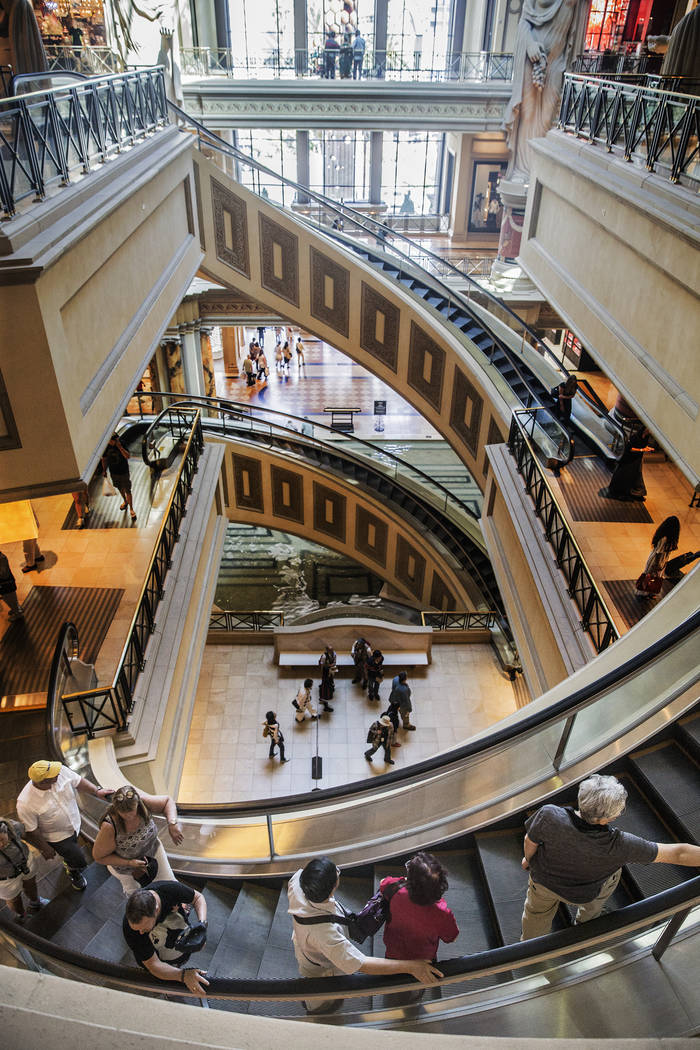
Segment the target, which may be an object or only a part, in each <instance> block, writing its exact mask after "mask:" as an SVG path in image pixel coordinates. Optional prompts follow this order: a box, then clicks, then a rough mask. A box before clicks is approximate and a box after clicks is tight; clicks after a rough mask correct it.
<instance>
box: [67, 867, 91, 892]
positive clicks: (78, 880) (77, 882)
mask: <svg viewBox="0 0 700 1050" xmlns="http://www.w3.org/2000/svg"><path fill="white" fill-rule="evenodd" d="M68 878H69V879H70V884H71V886H72V887H73V889H74V890H86V889H87V879H86V878H85V876H84V875H83V873H82V872H80V871H69V872H68Z"/></svg>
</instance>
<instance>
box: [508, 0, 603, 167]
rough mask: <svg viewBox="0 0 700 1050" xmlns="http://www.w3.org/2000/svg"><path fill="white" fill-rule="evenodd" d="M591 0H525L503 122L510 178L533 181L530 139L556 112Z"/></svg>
mask: <svg viewBox="0 0 700 1050" xmlns="http://www.w3.org/2000/svg"><path fill="white" fill-rule="evenodd" d="M588 6H589V5H588V0H523V12H522V14H521V16H520V21H519V23H518V33H517V37H516V41H515V52H514V55H513V93H512V95H511V97H510V99H509V101H508V105H507V106H506V112H505V117H504V123H505V127H506V134H507V139H508V146H509V147H510V151H511V158H510V163H509V165H508V171H507V173H506V178H507V179H511V180H512V181H513V182H528V181H529V176H530V139H535V138H540V137H541V136H542V135H546V134H547V132H548V131H549V129H550V128H551V126H552V124H553V122H554V119H555V117H556V115H557V111H558V107H559V99H560V96H561V90H562V84H563V83H564V71H565V70H566V69H568V68H570V67H571V63H572V61H573V59H574V58H575V56H576V55H577V54H579V53H580V51H581V48H582V45H583V39H584V34H585V29H586V17H587V14H588Z"/></svg>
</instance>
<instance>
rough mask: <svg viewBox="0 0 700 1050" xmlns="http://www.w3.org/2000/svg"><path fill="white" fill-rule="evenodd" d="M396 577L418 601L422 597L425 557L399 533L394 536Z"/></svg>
mask: <svg viewBox="0 0 700 1050" xmlns="http://www.w3.org/2000/svg"><path fill="white" fill-rule="evenodd" d="M394 574H395V575H396V578H397V579H398V580H400V581H401V583H403V584H404V585H405V586H406V587H407V588H408V589H409V591H410V592H411V594H413V595H414V597H416V598H417V599H418V600H419V601H420V600H421V599H422V597H423V583H424V581H425V558H424V557H423V555H422V554H421V553H420V552H419V551H417V550H416V548H415V547H414V546H413V545H412V544H410V543H409V542H408V540H407V539H404V537H403V536H402V535H401V534H400V533H399V534H398V535H397V537H396V564H395V567H394Z"/></svg>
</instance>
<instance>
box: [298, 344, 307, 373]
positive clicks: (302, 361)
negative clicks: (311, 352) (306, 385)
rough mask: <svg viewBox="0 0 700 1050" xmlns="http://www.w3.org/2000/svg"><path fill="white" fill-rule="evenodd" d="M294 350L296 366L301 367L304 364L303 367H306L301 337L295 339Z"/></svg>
mask: <svg viewBox="0 0 700 1050" xmlns="http://www.w3.org/2000/svg"><path fill="white" fill-rule="evenodd" d="M296 352H297V368H301V367H302V365H303V366H304V368H306V358H305V357H304V344H303V343H302V341H301V338H299V339H297V345H296Z"/></svg>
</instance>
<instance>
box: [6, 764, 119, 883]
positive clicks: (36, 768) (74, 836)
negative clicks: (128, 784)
mask: <svg viewBox="0 0 700 1050" xmlns="http://www.w3.org/2000/svg"><path fill="white" fill-rule="evenodd" d="M28 772H29V783H28V784H26V785H25V786H24V787H23V788H22V790H21V792H20V794H19V797H18V799H17V816H18V817H19V819H20V820H21V822H22V823H23V824H24V829H25V831H24V838H25V840H26V841H27V842H29V843H31V845H32V846H36V848H37V849H38V850H39V852H40V853H41V855H42V857H45V859H46V860H51V858H52V857H55V856H56V854H57V853H58V854H59V855H60V856H61V857H62V858H63V865H64V867H65V869H66V871H67V872H68V878H69V879H70V881H71V885H72V887H73V889H74V890H84V889H85V887H86V886H87V881H86V879H85V876H84V875H83V869H84V868H86V867H87V861H86V860H85V856H84V854H83V851H82V849H81V848H80V846H79V845H78V832H79V831H80V811H79V809H78V803H77V801H76V797H75V792H76V790H78V791H82V792H84V793H85V794H86V795H94V796H95V798H106V796H107V795H109V794H111V791H110V790H109V789H107V788H98V787H97V786H96V785H95V784H93V783H92V782H91V781H90V780H86V779H85V777H81V776H80V774H79V773H76V772H75V771H74V770H72V769H69V767H68V766H64V765H63V764H62V763H61V762H49V761H48V760H47V759H41V760H40V761H39V762H34V763H33V765H31V766H30V767H29V771H28Z"/></svg>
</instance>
